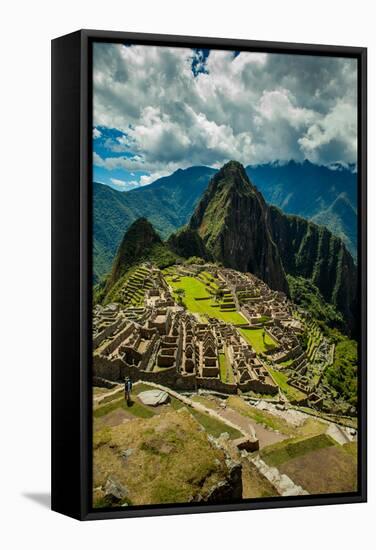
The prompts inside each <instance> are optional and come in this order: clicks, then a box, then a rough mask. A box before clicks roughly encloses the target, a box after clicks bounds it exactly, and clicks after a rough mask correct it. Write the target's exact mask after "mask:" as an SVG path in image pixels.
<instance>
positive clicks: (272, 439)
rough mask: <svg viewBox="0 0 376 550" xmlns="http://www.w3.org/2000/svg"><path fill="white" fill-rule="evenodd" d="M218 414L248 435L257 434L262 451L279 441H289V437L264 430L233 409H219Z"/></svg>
mask: <svg viewBox="0 0 376 550" xmlns="http://www.w3.org/2000/svg"><path fill="white" fill-rule="evenodd" d="M216 412H217V413H218V414H219V415H220V416H221V417H222V418H223V419H224V420H230V422H232V423H234V424H237V425H238V426H240V427H241V428H242V429H243V431H245V432H246V433H248V434H252V435H253V434H256V437H257V439H258V440H259V445H260V449H262V448H263V447H266V446H267V445H271V444H272V443H278V441H283V440H284V439H287V438H288V436H287V435H283V434H281V433H278V432H274V431H273V430H268V429H267V428H264V426H262V425H261V424H258V423H257V422H254V421H252V420H251V419H249V418H246V417H245V416H243V415H242V414H240V413H238V412H237V411H234V410H233V409H231V408H229V407H226V409H217V410H216Z"/></svg>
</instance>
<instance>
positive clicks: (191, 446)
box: [93, 409, 228, 507]
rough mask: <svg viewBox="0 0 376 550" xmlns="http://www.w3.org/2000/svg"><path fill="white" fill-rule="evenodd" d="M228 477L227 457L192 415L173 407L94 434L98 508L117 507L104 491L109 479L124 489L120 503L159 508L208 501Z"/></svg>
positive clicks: (96, 501)
mask: <svg viewBox="0 0 376 550" xmlns="http://www.w3.org/2000/svg"><path fill="white" fill-rule="evenodd" d="M124 453H125V454H124ZM193 457H194V460H193ZM227 473H228V467H227V465H226V461H225V455H224V453H223V452H222V451H221V450H219V449H216V448H215V447H213V446H212V445H210V443H209V441H208V439H207V435H206V433H205V432H204V431H202V430H201V429H200V427H199V425H198V424H197V422H196V421H195V420H194V419H193V418H192V416H191V415H190V414H189V413H188V411H184V410H182V411H179V412H177V411H174V410H173V409H170V410H169V412H165V413H163V414H161V415H158V417H154V418H151V419H147V420H145V419H137V420H134V421H133V422H127V423H125V424H121V425H119V426H115V427H113V428H105V429H103V430H101V431H99V432H97V433H96V434H95V436H94V480H93V481H94V488H95V490H94V506H95V507H99V506H105V505H107V506H108V505H111V504H112V502H111V501H109V500H108V499H107V500H106V498H107V497H106V494H105V492H104V487H105V485H106V482H107V480H108V478H109V476H110V477H111V478H112V479H115V480H116V482H117V483H118V484H120V485H121V486H122V487H124V488H125V491H126V497H124V499H122V500H121V502H120V504H123V503H128V504H160V503H177V502H189V501H190V500H192V499H195V498H197V497H198V496H199V495H202V496H203V497H205V495H206V494H208V493H209V492H210V490H211V488H212V487H213V486H215V485H216V484H217V483H219V482H222V481H224V480H225V479H226V476H227ZM115 504H117V505H119V503H118V502H116V503H115Z"/></svg>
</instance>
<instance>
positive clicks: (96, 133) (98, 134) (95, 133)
mask: <svg viewBox="0 0 376 550" xmlns="http://www.w3.org/2000/svg"><path fill="white" fill-rule="evenodd" d="M101 135H102V132H101V131H100V130H98V128H93V139H98V138H100V137H101Z"/></svg>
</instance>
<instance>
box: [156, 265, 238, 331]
mask: <svg viewBox="0 0 376 550" xmlns="http://www.w3.org/2000/svg"><path fill="white" fill-rule="evenodd" d="M166 281H167V283H168V284H169V285H170V286H171V287H172V288H173V289H174V290H175V291H176V290H179V289H181V290H184V296H183V302H184V303H185V305H186V307H187V309H188V310H189V311H190V312H191V313H198V314H199V315H200V317H201V318H202V320H205V316H206V315H208V316H209V317H214V318H215V319H221V320H222V321H225V322H226V323H232V324H234V325H236V324H244V323H246V320H245V318H244V317H243V315H241V314H240V313H238V312H237V311H222V310H221V309H220V307H219V304H215V303H214V302H213V296H212V295H211V294H210V293H209V291H208V289H207V287H206V286H205V284H204V283H203V282H202V281H200V280H198V279H197V278H195V277H180V280H179V281H173V277H171V276H168V277H166Z"/></svg>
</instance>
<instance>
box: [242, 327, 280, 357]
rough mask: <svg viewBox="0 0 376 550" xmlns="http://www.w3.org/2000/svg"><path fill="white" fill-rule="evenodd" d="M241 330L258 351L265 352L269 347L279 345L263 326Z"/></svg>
mask: <svg viewBox="0 0 376 550" xmlns="http://www.w3.org/2000/svg"><path fill="white" fill-rule="evenodd" d="M239 330H240V332H241V334H242V336H244V338H245V339H246V340H247V342H248V343H249V344H251V346H252V347H253V349H254V350H255V352H256V353H263V352H265V351H267V349H271V348H275V347H277V346H276V344H275V342H274V341H273V340H272V339H271V338H270V336H269V335H268V334H267V333H266V332H265V331H264V329H263V328H253V329H250V328H241V329H239ZM263 334H265V338H263Z"/></svg>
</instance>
